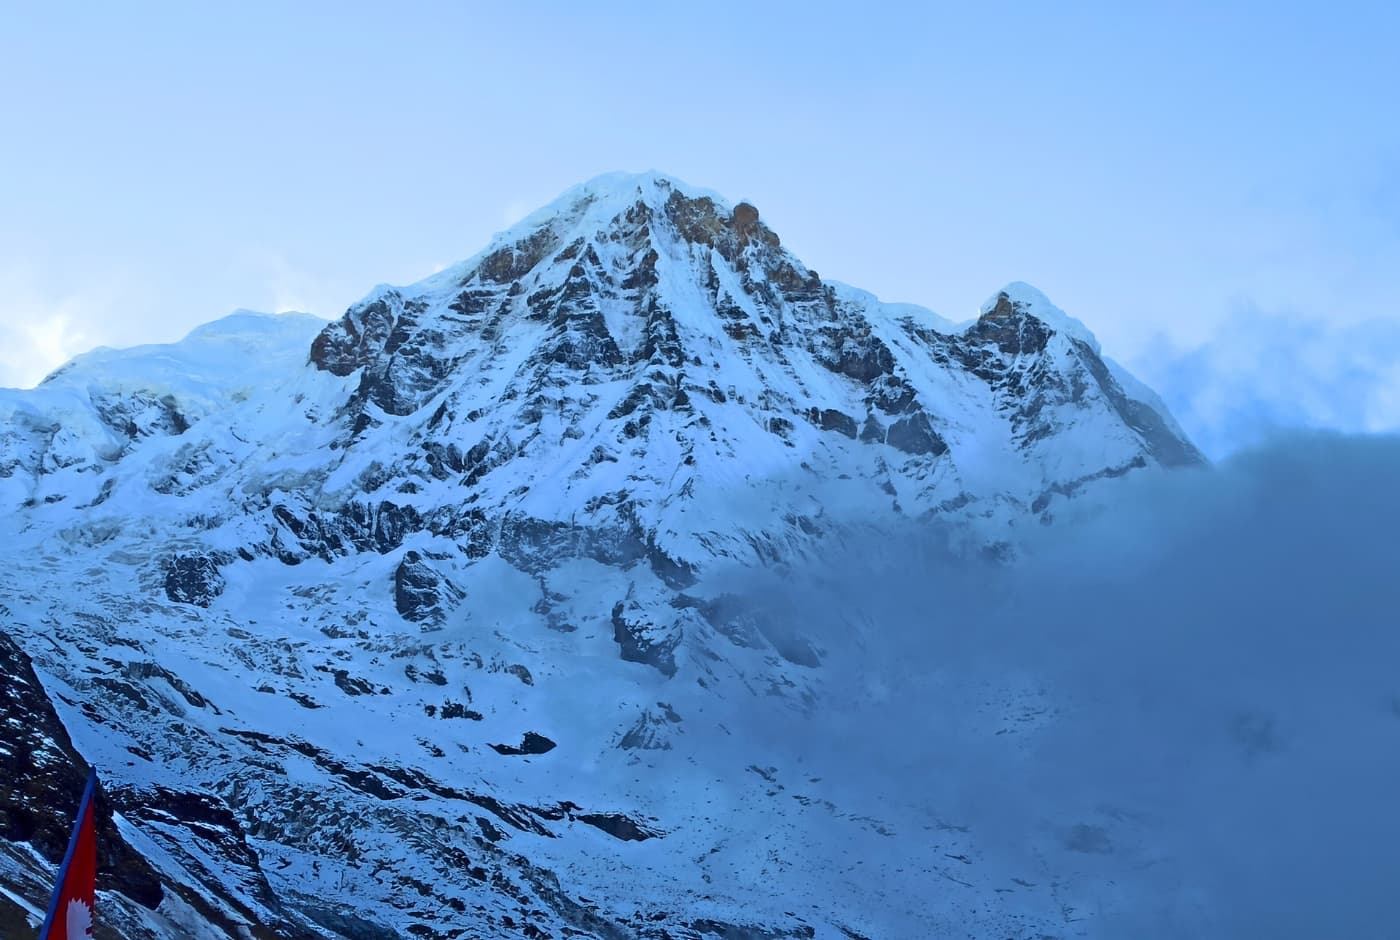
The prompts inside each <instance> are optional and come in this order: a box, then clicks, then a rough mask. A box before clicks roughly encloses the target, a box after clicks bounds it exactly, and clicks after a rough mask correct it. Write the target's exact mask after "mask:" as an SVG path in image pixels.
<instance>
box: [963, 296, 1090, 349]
mask: <svg viewBox="0 0 1400 940" xmlns="http://www.w3.org/2000/svg"><path fill="white" fill-rule="evenodd" d="M1017 314H1020V315H1026V316H1031V317H1034V318H1035V319H1037V320H1039V321H1040V322H1041V323H1044V324H1045V325H1046V326H1048V327H1050V328H1051V329H1053V330H1055V331H1056V332H1057V333H1064V334H1065V335H1067V336H1071V337H1073V338H1075V339H1078V340H1082V341H1083V342H1084V343H1086V344H1088V346H1089V348H1090V349H1092V350H1093V351H1094V352H1096V353H1097V352H1100V351H1101V350H1100V349H1099V341H1098V339H1097V338H1096V337H1095V336H1094V334H1093V333H1092V332H1091V331H1090V330H1089V328H1088V327H1087V326H1085V325H1084V324H1083V323H1082V322H1081V321H1079V320H1077V319H1075V318H1074V317H1072V316H1070V315H1069V314H1067V313H1065V312H1064V311H1063V310H1061V309H1060V308H1059V307H1057V306H1055V305H1054V304H1053V303H1051V302H1050V298H1049V297H1046V296H1045V294H1043V293H1042V292H1041V291H1040V290H1038V289H1037V288H1035V287H1032V286H1031V285H1030V284H1027V283H1026V282H1025V281H1012V282H1011V283H1010V284H1007V285H1006V286H1005V287H1003V288H1002V289H1001V290H999V291H997V292H996V293H995V294H993V295H992V296H991V297H989V298H987V300H986V301H985V302H984V303H983V304H982V308H981V315H982V317H984V318H988V319H1000V318H1003V317H1009V316H1013V315H1017Z"/></svg>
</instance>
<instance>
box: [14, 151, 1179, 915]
mask: <svg viewBox="0 0 1400 940" xmlns="http://www.w3.org/2000/svg"><path fill="white" fill-rule="evenodd" d="M0 417H3V419H4V420H3V424H0V436H2V437H0V444H3V451H0V509H3V511H4V512H5V515H4V516H3V517H0V526H3V533H4V536H5V538H4V540H3V549H0V551H2V552H3V555H4V558H3V564H4V568H3V570H4V576H3V578H0V605H3V606H0V614H3V620H0V629H2V630H4V631H5V632H6V633H8V634H9V635H10V637H11V638H12V639H13V640H14V642H15V643H17V644H18V648H22V651H23V654H27V657H30V658H32V662H33V668H34V671H35V673H36V675H37V678H38V679H39V680H40V681H42V683H43V685H44V687H45V689H46V690H47V693H48V695H49V698H50V701H51V702H52V704H53V707H54V709H55V711H56V715H57V716H58V717H59V718H61V719H62V722H63V724H64V725H65V726H66V728H67V730H68V733H69V734H70V735H71V737H72V743H73V746H74V747H75V748H76V750H77V751H78V752H79V753H81V754H82V755H83V756H84V757H85V758H86V759H88V760H89V761H92V762H94V763H96V764H98V765H99V767H101V768H102V769H103V771H104V775H105V779H106V780H107V781H108V785H109V787H110V788H111V789H112V793H113V801H114V803H115V804H116V806H117V809H118V810H119V811H120V814H121V816H120V818H122V819H123V820H124V823H123V825H124V826H125V827H126V828H125V830H124V831H125V832H128V833H129V836H128V841H129V842H130V843H131V845H132V846H134V847H135V848H136V849H138V850H139V851H141V852H142V853H144V855H143V857H144V858H146V859H147V860H148V861H149V864H150V865H151V866H153V868H154V870H156V871H157V872H159V876H160V878H161V879H162V880H163V884H165V885H166V886H167V889H166V891H165V896H166V897H172V898H176V899H177V901H171V902H169V903H170V904H172V905H173V904H175V903H177V902H178V903H184V904H187V905H190V904H194V903H195V899H202V900H200V901H199V904H200V905H202V909H203V910H204V911H205V913H204V915H203V916H204V922H205V923H206V924H207V925H208V926H207V931H208V935H210V936H232V935H236V934H234V933H231V932H230V931H232V930H233V928H231V927H229V926H228V925H229V924H230V923H235V922H237V921H238V920H240V919H242V920H243V921H246V922H247V924H248V925H249V927H248V929H254V927H255V926H256V929H258V930H264V931H277V933H276V934H275V935H278V936H328V937H348V938H377V937H395V936H410V935H411V936H420V937H541V936H551V937H562V936H589V937H633V936H647V937H690V938H698V937H702V936H721V937H747V936H754V937H782V936H793V937H802V936H816V937H846V938H850V937H861V936H867V937H914V936H935V935H946V934H948V933H949V932H950V931H958V932H960V934H962V935H971V936H1037V935H1042V934H1050V935H1055V934H1056V932H1057V931H1059V930H1060V929H1061V928H1062V927H1063V925H1064V922H1065V915H1064V908H1065V907H1066V905H1067V904H1068V903H1069V902H1068V901H1067V900H1066V899H1067V898H1071V897H1074V896H1076V894H1077V893H1086V894H1088V893H1093V894H1095V896H1101V894H1102V889H1103V879H1102V876H1100V875H1092V874H1090V875H1084V876H1083V877H1082V878H1081V880H1080V881H1075V879H1074V878H1073V877H1071V876H1068V875H1066V874H1065V873H1064V872H1062V871H1060V870H1059V869H1058V868H1056V864H1057V863H1056V859H1055V858H1053V857H1048V856H1042V857H1041V860H1040V861H1039V862H1036V863H1035V864H1038V865H1040V866H1042V869H1043V870H1041V871H1038V872H1030V871H1028V870H1026V869H1024V868H1021V867H1016V866H1019V865H1024V864H1027V863H1026V860H1025V859H1024V858H1016V859H1010V858H1007V859H1000V860H999V859H996V858H992V859H989V860H987V864H984V865H980V866H978V868H977V869H976V871H975V872H973V871H970V870H966V865H965V864H964V862H963V861H960V859H965V858H967V857H969V855H975V854H977V852H978V848H977V844H976V833H975V832H974V831H969V830H968V829H967V827H966V826H961V825H957V824H954V823H952V822H947V821H943V820H940V819H939V818H938V816H937V812H936V811H935V810H934V809H931V808H930V807H929V806H927V805H922V804H918V803H909V802H908V801H907V800H905V801H893V800H882V798H881V795H880V794H879V793H875V792H871V790H870V786H871V785H870V782H869V780H868V779H866V778H863V777H862V776H861V775H859V774H857V773H853V772H852V771H851V769H850V768H844V767H842V766H841V762H840V760H838V759H832V758H830V757H829V756H823V755H811V754H805V753H802V752H801V751H800V750H799V749H796V748H794V747H793V746H790V745H787V744H785V743H784V741H783V740H782V739H781V736H779V737H778V738H777V739H775V738H774V737H773V736H772V735H771V734H769V733H767V732H763V733H760V732H759V731H758V730H757V729H758V728H759V727H762V728H768V729H771V728H773V727H775V722H776V723H777V725H778V726H780V725H781V724H782V723H783V722H793V723H795V724H794V727H797V726H809V725H810V724H811V723H814V722H816V723H820V722H823V721H830V720H831V719H832V718H833V716H835V715H838V714H840V713H841V710H843V709H846V708H847V707H849V706H850V705H851V704H852V703H851V702H850V701H849V700H846V699H844V698H843V696H844V695H848V694H849V693H848V692H843V693H841V694H837V693H836V692H835V689H836V688H837V687H840V688H843V689H849V688H850V686H851V683H850V682H849V681H848V680H849V679H850V676H848V675H846V674H845V673H844V672H843V670H845V669H846V668H847V665H848V664H849V663H850V662H851V661H852V657H853V656H854V655H855V654H856V653H857V652H858V651H860V650H864V649H868V648H870V647H871V646H872V645H876V646H878V644H879V641H880V637H879V630H878V625H875V624H872V623H871V622H870V621H869V619H868V617H864V616H863V615H862V612H861V611H859V610H854V611H851V612H850V613H851V632H850V634H849V635H848V636H846V637H839V638H833V637H831V636H824V637H820V638H817V637H813V636H809V635H804V633H803V632H802V631H801V630H800V629H798V628H795V627H794V626H793V625H792V624H791V623H790V622H788V621H786V620H784V619H783V618H780V617H774V616H765V615H764V613H763V611H762V610H761V609H755V608H753V607H752V605H751V604H750V603H749V601H747V600H745V599H744V598H742V597H741V596H739V595H738V594H737V593H736V591H735V590H734V589H733V585H734V584H735V579H736V578H738V577H742V574H743V573H744V572H752V571H755V570H766V571H776V572H782V573H785V574H787V575H789V576H791V577H793V578H800V577H801V576H802V570H803V564H804V562H805V561H806V560H810V559H814V558H819V557H822V556H823V555H824V554H826V553H828V552H829V551H830V549H831V547H832V546H834V545H837V544H840V543H841V541H842V540H843V538H845V537H847V536H849V535H850V534H851V533H853V532H855V531H856V530H860V529H870V530H875V531H881V530H886V529H889V528H892V527H897V526H901V525H915V526H920V527H925V528H927V527H931V526H937V527H939V530H940V531H946V532H947V533H948V539H949V541H950V542H951V543H952V545H953V547H954V548H955V549H956V550H957V551H959V552H961V553H964V554H972V555H976V554H979V553H980V554H983V555H986V556H989V557H993V558H1001V559H1006V558H1011V557H1014V555H1015V553H1016V543H1017V538H1018V536H1017V532H1018V529H1020V528H1021V527H1024V526H1027V525H1031V524H1034V525H1037V526H1038V525H1040V524H1041V523H1044V522H1048V521H1050V520H1051V519H1052V518H1053V515H1054V513H1055V512H1056V511H1057V508H1058V507H1059V506H1060V505H1061V504H1063V503H1064V501H1066V500H1069V499H1073V498H1075V497H1078V496H1080V495H1082V494H1084V493H1085V492H1089V491H1092V490H1093V489H1095V488H1096V487H1103V486H1111V485H1112V484H1111V483H1109V482H1107V481H1110V480H1112V479H1113V478H1116V477H1120V476H1122V475H1124V474H1126V473H1129V472H1132V471H1136V470H1142V469H1147V468H1156V467H1175V466H1182V465H1191V464H1195V463H1198V462H1200V459H1201V458H1200V456H1199V454H1198V453H1197V452H1196V450H1195V449H1194V448H1193V447H1192V445H1191V444H1190V443H1189V442H1188V441H1186V440H1185V438H1184V437H1183V436H1182V435H1181V433H1180V431H1179V429H1178V428H1177V427H1176V425H1175V424H1174V422H1173V421H1172V420H1171V418H1170V416H1168V415H1167V414H1165V412H1164V410H1163V409H1162V408H1161V406H1160V404H1159V403H1158V402H1157V401H1156V400H1155V398H1154V397H1153V396H1151V394H1150V392H1147V391H1146V390H1145V389H1142V388H1141V387H1140V386H1138V385H1137V384H1136V383H1134V382H1133V381H1132V380H1131V377H1129V376H1127V375H1126V373H1123V372H1122V371H1121V369H1118V368H1117V367H1115V366H1113V365H1112V364H1110V363H1108V362H1106V361H1105V360H1104V359H1102V358H1101V357H1100V355H1099V352H1098V347H1097V343H1096V342H1095V340H1094V338H1093V336H1092V334H1090V333H1089V332H1088V330H1087V329H1085V328H1084V326H1083V325H1082V324H1080V323H1079V322H1078V321H1076V320H1073V319H1072V318H1070V317H1068V316H1067V315H1066V314H1064V313H1063V312H1061V311H1059V310H1058V309H1056V308H1055V307H1053V305H1051V304H1050V303H1049V301H1048V300H1046V299H1045V298H1044V297H1043V295H1040V294H1039V293H1038V292H1036V291H1035V290H1034V289H1032V288H1029V287H1027V286H1026V285H1021V284H1014V285H1010V286H1009V287H1007V288H1006V289H1005V290H1003V291H1001V292H999V293H997V294H996V295H994V296H993V297H992V298H991V300H989V302H988V303H987V305H986V306H985V307H984V308H983V311H982V313H981V316H979V317H978V318H977V319H976V320H975V321H973V322H972V323H970V324H967V325H965V326H963V327H953V326H952V325H950V324H949V323H947V322H946V321H944V320H941V319H940V318H938V317H936V316H934V315H933V314H931V313H929V312H927V311H924V310H922V309H920V308H917V307H911V306H908V305H890V304H883V303H881V302H879V301H878V300H877V299H876V298H875V297H874V296H872V295H870V294H866V293H863V292H861V291H858V290H855V289H853V288H848V287H845V286H842V285H835V284H829V283H826V282H824V281H823V280H822V279H821V278H820V277H819V276H818V275H817V274H816V272H813V271H811V270H809V269H808V268H806V267H805V266H804V265H803V264H802V263H801V262H800V261H798V260H797V259H796V258H794V257H792V256H791V255H790V254H788V253H787V252H786V251H784V250H783V248H782V247H781V243H780V241H779V239H778V236H777V235H776V234H775V233H774V232H772V231H771V230H770V229H769V228H768V227H767V226H766V225H765V224H764V223H763V222H762V221H761V220H760V218H759V214H758V211H757V210H756V209H755V208H754V207H752V206H750V205H748V204H744V203H740V204H738V205H735V206H729V205H728V204H726V203H725V202H724V201H723V200H722V199H721V198H720V197H718V196H716V195H714V194H711V193H706V192H703V191H699V190H695V189H692V188H690V187H687V186H685V185H683V184H681V183H679V182H677V181H675V180H671V179H668V178H665V177H661V176H657V175H654V174H646V175H641V176H631V175H614V176H608V177H603V178H600V179H598V180H594V181H592V182H590V183H588V184H585V185H584V186H581V187H578V188H576V189H574V190H571V191H570V192H568V193H566V194H564V196H562V197H561V198H560V199H559V200H557V201H556V202H555V203H553V204H551V205H550V206H549V207H546V208H545V209H542V210H541V211H539V212H537V213H535V214H534V215H532V216H530V217H529V218H527V219H526V220H525V221H523V222H522V223H521V224H520V225H519V226H517V227H515V228H514V229H512V230H511V231H509V232H507V233H504V234H502V235H500V236H498V237H497V238H496V239H495V240H494V241H493V242H492V244H491V245H490V246H488V248H487V249H486V250H485V251H484V252H482V253H481V254H479V255H477V256H476V257H474V258H472V259H470V260H468V261H466V262H463V263H462V264H460V265H457V266H455V267H453V268H451V269H448V270H446V271H443V272H441V273H439V274H437V275H434V276H433V277H431V278H429V279H427V280H426V281H423V282H420V283H419V284H416V285H412V286H410V287H401V288H393V287H380V288H377V289H376V290H375V291H373V292H372V293H371V294H370V296H368V297H367V298H365V300H363V301H361V302H360V303H358V304H356V305H355V306H354V307H352V308H351V309H350V310H349V311H347V312H346V314H345V315H344V316H343V317H342V318H341V319H340V320H338V321H336V322H334V323H331V324H328V325H327V324H324V323H323V322H321V321H315V320H312V319H310V318H305V317H275V318H274V317H258V316H254V315H247V314H239V315H235V316H233V317H230V318H227V319H225V320H221V321H218V322H217V323H215V324H210V325H209V326H206V327H203V328H201V329H200V330H197V331H195V333H193V334H191V336H190V337H188V338H187V339H186V340H184V341H183V342H181V343H178V344H174V345H172V346H169V347H144V348H141V349H137V350H130V351H126V352H122V353H114V352H110V351H102V352H98V353H93V354H90V355H89V356H85V357H80V358H79V359H77V360H75V361H74V362H73V363H71V364H70V365H68V366H66V367H64V369H62V370H60V371H59V372H58V373H55V375H54V376H51V377H50V378H49V379H48V380H47V381H46V382H45V383H43V384H42V385H41V386H40V387H39V388H37V389H35V390H33V391H31V392H14V391H4V392H0ZM1005 691H1006V694H1007V696H1008V701H1009V702H1012V703H1013V705H1011V706H1008V707H1014V708H1017V709H1026V710H1028V713H1035V714H1041V713H1042V712H1043V711H1044V706H1043V704H1037V701H1038V700H1037V693H1035V691H1034V690H1033V689H1025V688H1021V687H1020V685H1018V683H1017V682H1010V685H1009V686H1008V688H1007V690H1005ZM760 715H761V716H763V721H762V722H756V721H754V718H755V716H760ZM987 720H989V721H990V720H999V719H995V718H988V719H987ZM7 733H8V732H7ZM11 750H13V748H11ZM192 806H193V807H196V809H191V807H192ZM53 812H55V813H58V814H59V815H61V810H60V809H59V808H54V809H53ZM206 817H209V818H214V817H216V818H217V820H218V826H217V827H216V828H217V830H218V831H217V837H216V836H215V835H213V834H211V833H210V832H209V831H208V830H209V826H210V823H209V822H208V820H207V818H206ZM20 841H21V842H23V841H24V840H23V839H21V840H20ZM41 855H43V857H44V858H46V859H47V860H48V861H49V862H52V861H53V860H54V859H53V858H52V853H48V854H46V855H44V854H43V853H41ZM11 856H13V857H14V858H18V859H20V861H19V862H14V863H13V864H15V865H19V864H21V863H23V862H24V858H25V856H24V853H22V852H21V853H11V855H10V856H5V857H6V858H10V857H11ZM25 864H27V865H28V866H29V870H30V875H29V880H28V881H23V880H22V879H19V878H18V876H15V877H13V878H12V877H11V876H9V875H4V876H3V877H4V878H5V884H6V886H7V887H9V886H11V885H17V886H18V887H16V888H12V890H15V891H19V892H20V893H24V892H28V894H29V895H30V901H35V900H37V899H36V898H35V897H33V894H34V890H35V888H34V885H35V884H38V883H40V882H41V881H42V878H41V877H39V876H38V875H40V874H42V872H43V866H42V865H41V864H39V861H38V858H37V857H34V856H31V857H29V861H28V862H27V863H25ZM35 866H38V867H37V868H36V867H35ZM8 870H10V869H6V868H3V867H0V874H2V873H4V872H6V871H8ZM36 873H37V874H36ZM1018 873H1019V874H1018ZM1032 875H1034V876H1035V877H1032ZM1013 876H1014V877H1019V878H1020V879H1021V880H1022V881H1023V882H1025V883H1026V885H1028V886H1027V887H1024V888H1016V889H1014V890H1013V889H1012V888H1007V887H1006V883H1007V879H1008V878H1011V877H1013ZM930 879H953V880H954V881H956V882H957V883H958V884H959V885H966V886H967V887H966V889H965V890H966V891H967V892H969V893H965V894H958V895H952V894H948V893H947V892H936V893H931V892H930V891H929V884H930ZM1095 879H1097V880H1095ZM1036 885H1039V886H1041V887H1036ZM166 905H167V902H165V901H161V902H160V904H159V905H158V906H157V907H156V909H155V911H154V913H152V914H151V915H150V917H149V918H147V920H146V921H145V922H144V924H145V926H143V927H140V928H139V929H141V930H145V931H146V934H145V935H148V936H175V935H181V936H185V935H191V934H189V933H185V934H178V933H172V932H171V929H172V928H171V927H170V926H169V924H170V923H171V920H170V916H169V914H168V911H167V910H166ZM133 916H134V917H138V918H139V916H140V915H139V912H138V914H135V915H133ZM161 917H165V918H166V919H165V920H164V921H162V920H161ZM186 920H188V918H186ZM125 929H126V935H127V936H129V937H131V936H137V935H138V934H137V933H136V930H137V929H138V928H137V927H133V926H128V927H127V928H125ZM185 929H186V930H188V928H185ZM259 935H266V936H272V935H274V934H272V933H264V934H259Z"/></svg>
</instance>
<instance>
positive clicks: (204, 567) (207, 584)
mask: <svg viewBox="0 0 1400 940" xmlns="http://www.w3.org/2000/svg"><path fill="white" fill-rule="evenodd" d="M223 591H224V577H223V575H221V574H220V573H219V565H218V563H217V562H216V561H215V560H214V557H213V556H211V555H205V554H200V553H194V554H181V555H175V556H173V557H171V558H170V559H168V560H167V561H166V564H165V596H166V597H168V598H170V599H171V600H172V601H174V602H175V603H177V604H194V605H195V606H196V607H208V606H209V605H210V604H212V603H214V599H215V598H216V597H218V596H219V595H220V594H222V593H223Z"/></svg>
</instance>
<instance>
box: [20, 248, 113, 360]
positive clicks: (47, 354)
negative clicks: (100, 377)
mask: <svg viewBox="0 0 1400 940" xmlns="http://www.w3.org/2000/svg"><path fill="white" fill-rule="evenodd" d="M115 296H116V291H115V289H96V290H94V289H91V288H89V289H85V290H83V291H75V292H68V293H63V294H59V295H54V294H53V293H50V292H46V291H44V290H42V289H41V287H40V286H39V285H38V283H37V279H36V278H35V277H33V276H32V275H31V274H29V273H27V272H25V271H21V270H17V269H3V270H0V297H2V298H3V300H0V387H11V388H29V387H31V386H33V385H36V384H38V383H39V382H40V381H41V380H42V379H43V378H44V376H46V375H48V374H49V373H50V372H52V371H53V370H54V369H56V368H58V367H59V366H61V365H63V363H65V362H67V361H68V360H69V359H71V358H73V356H75V355H77V354H78V353H81V352H85V351H87V350H89V349H91V348H92V347H94V346H96V345H101V344H102V343H103V342H104V341H106V339H107V338H108V336H109V335H110V334H109V333H107V331H106V330H104V329H103V326H102V324H103V323H104V321H110V319H111V313H112V308H113V301H114V299H115Z"/></svg>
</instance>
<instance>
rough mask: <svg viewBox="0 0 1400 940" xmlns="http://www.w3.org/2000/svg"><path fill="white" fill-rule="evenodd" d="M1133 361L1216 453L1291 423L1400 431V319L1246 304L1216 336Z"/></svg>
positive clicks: (1166, 346)
mask: <svg viewBox="0 0 1400 940" xmlns="http://www.w3.org/2000/svg"><path fill="white" fill-rule="evenodd" d="M1130 368H1131V369H1132V370H1133V372H1134V373H1135V374H1136V375H1138V377H1139V378H1141V379H1142V380H1143V381H1144V382H1146V383H1147V384H1148V385H1151V386H1152V387H1153V388H1154V389H1156V390H1157V392H1158V393H1159V394H1160V395H1161V396H1162V398H1163V399H1164V400H1165V401H1166V402H1167V405H1168V406H1169V407H1170V408H1171V409H1172V411H1173V413H1174V414H1175V415H1176V417H1177V420H1179V421H1180V422H1181V424H1182V426H1183V427H1184V428H1185V429H1186V431H1187V433H1189V434H1190V435H1191V436H1192V437H1193V438H1194V439H1195V441H1196V443H1197V445H1198V446H1200V447H1201V449H1202V450H1204V451H1205V452H1206V453H1207V454H1209V455H1210V456H1212V457H1216V458H1219V457H1223V456H1226V455H1228V454H1230V453H1232V452H1234V451H1236V450H1239V449H1241V448H1243V447H1248V446H1251V445H1254V444H1257V443H1259V442H1260V441H1262V440H1264V439H1265V438H1267V437H1268V436H1269V435H1271V434H1272V433H1274V432H1275V431H1279V430H1285V429H1294V428H1314V429H1317V428H1326V429H1332V430H1338V431H1348V432H1365V433H1376V432H1382V431H1393V430H1396V429H1400V319H1395V318H1390V319H1374V320H1370V321H1367V322H1362V323H1353V324H1345V325H1333V324H1329V323H1326V322H1324V321H1321V320H1312V319H1304V318H1301V317H1297V316H1288V315H1281V314H1270V313H1265V312H1263V311H1261V310H1258V309H1256V308H1245V309H1242V310H1240V311H1238V312H1237V313H1236V314H1235V315H1234V316H1233V317H1231V318H1230V319H1228V320H1226V321H1224V322H1223V323H1221V324H1220V325H1219V326H1218V327H1217V328H1216V330H1215V334H1214V336H1213V337H1212V338H1211V339H1210V340H1209V341H1208V342H1206V343H1203V344H1201V345H1199V346H1197V347H1195V348H1191V349H1182V348H1180V347H1177V346H1174V345H1173V344H1172V343H1170V342H1169V341H1168V340H1166V339H1160V340H1159V341H1158V342H1157V343H1156V344H1155V345H1154V346H1153V347H1152V348H1151V349H1149V350H1148V351H1147V352H1145V353H1143V354H1141V355H1139V356H1137V357H1136V358H1135V359H1134V360H1133V361H1132V363H1131V366H1130Z"/></svg>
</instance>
